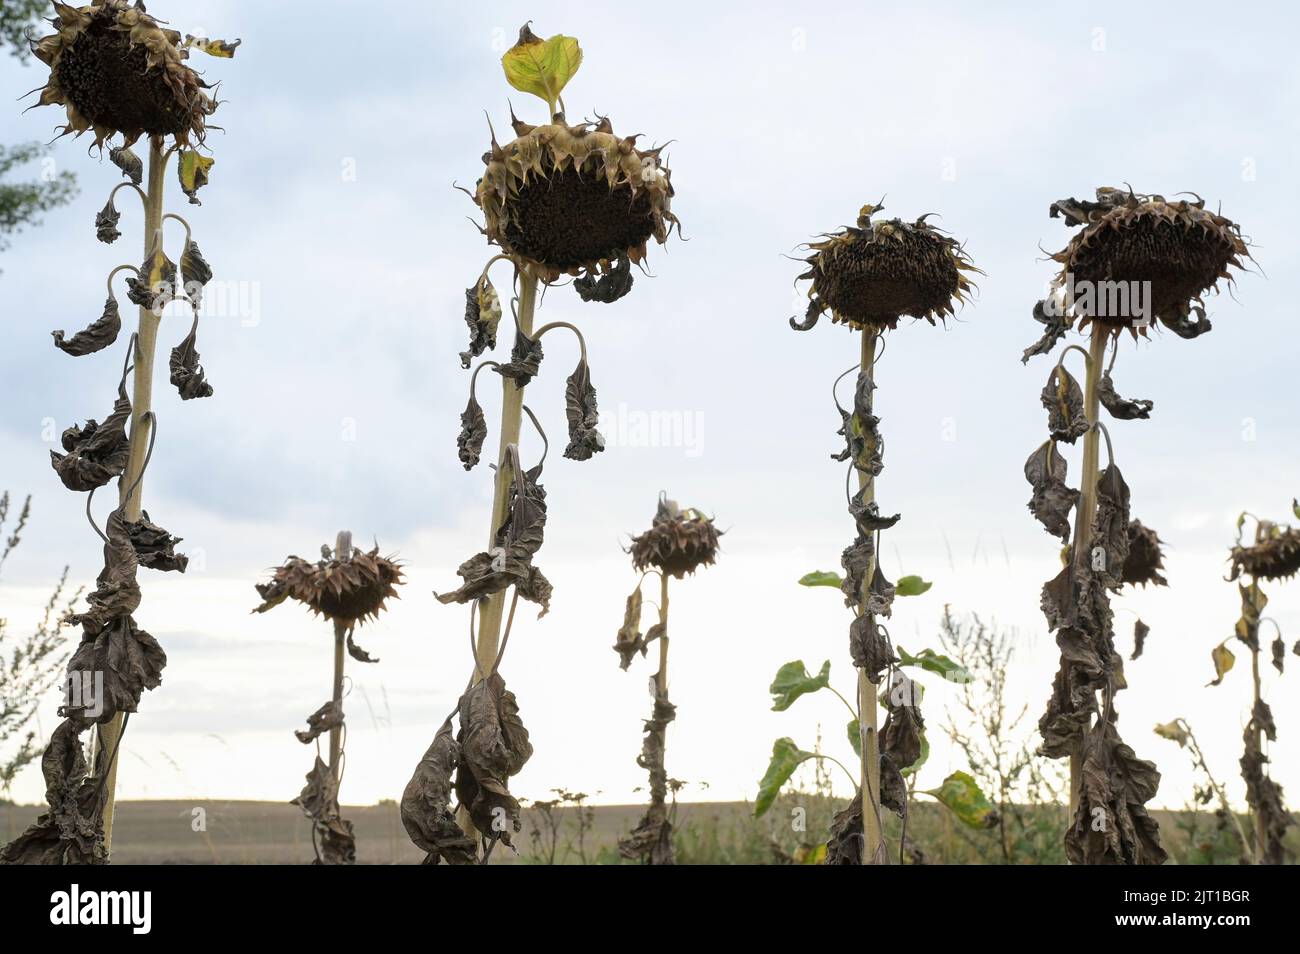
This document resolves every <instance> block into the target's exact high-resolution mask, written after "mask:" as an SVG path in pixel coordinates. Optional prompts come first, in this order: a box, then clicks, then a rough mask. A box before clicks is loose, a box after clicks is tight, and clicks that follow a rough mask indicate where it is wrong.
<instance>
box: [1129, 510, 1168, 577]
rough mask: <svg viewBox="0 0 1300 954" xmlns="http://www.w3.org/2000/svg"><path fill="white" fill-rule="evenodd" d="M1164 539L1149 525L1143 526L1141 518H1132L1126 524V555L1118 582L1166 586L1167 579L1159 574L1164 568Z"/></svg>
mask: <svg viewBox="0 0 1300 954" xmlns="http://www.w3.org/2000/svg"><path fill="white" fill-rule="evenodd" d="M1163 542H1164V541H1163V540H1161V539H1160V536H1159V535H1158V534H1157V533H1156V532H1155V531H1154V530H1152V529H1151V528H1150V527H1144V526H1143V525H1142V521H1141V520H1133V521H1131V522H1130V523H1129V525H1128V557H1127V558H1126V559H1125V560H1124V571H1123V573H1122V574H1121V576H1120V582H1122V583H1127V584H1129V585H1130V586H1137V585H1141V586H1146V585H1147V584H1151V585H1154V586H1168V585H1169V581H1168V580H1166V579H1165V578H1164V576H1162V575H1161V573H1160V571H1161V570H1163V569H1164V568H1165V555H1164V551H1163V550H1162V549H1161V546H1160V545H1161V544H1162V543H1163Z"/></svg>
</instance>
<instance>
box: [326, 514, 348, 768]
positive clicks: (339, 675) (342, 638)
mask: <svg viewBox="0 0 1300 954" xmlns="http://www.w3.org/2000/svg"><path fill="white" fill-rule="evenodd" d="M351 555H352V532H351V531H349V530H340V531H339V535H338V537H337V538H336V539H335V541H334V559H336V560H346V559H348V558H349V557H351ZM347 638H348V624H347V623H345V622H343V621H342V620H335V621H334V696H333V700H334V708H335V709H337V710H338V711H339V712H342V711H343V662H344V656H343V653H344V648H345V647H346V645H347ZM342 755H343V726H342V725H336V726H335V727H334V728H332V729H330V772H331V773H333V775H334V781H335V783H336V784H337V783H338V782H341V781H343V766H342Z"/></svg>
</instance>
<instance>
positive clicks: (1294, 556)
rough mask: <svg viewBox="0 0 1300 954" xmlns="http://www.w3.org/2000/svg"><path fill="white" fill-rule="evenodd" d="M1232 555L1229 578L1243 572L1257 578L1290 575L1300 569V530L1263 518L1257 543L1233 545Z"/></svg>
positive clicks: (1235, 577) (1268, 578)
mask: <svg viewBox="0 0 1300 954" xmlns="http://www.w3.org/2000/svg"><path fill="white" fill-rule="evenodd" d="M1231 559H1232V573H1231V575H1230V576H1229V577H1228V579H1230V580H1235V579H1237V577H1239V576H1240V575H1241V574H1242V573H1245V574H1247V575H1248V576H1250V577H1251V578H1252V579H1255V580H1285V579H1288V578H1290V577H1292V576H1295V574H1296V572H1297V571H1300V530H1296V529H1293V528H1292V527H1288V526H1283V525H1280V524H1276V523H1270V522H1268V521H1266V520H1265V521H1260V524H1259V528H1258V530H1257V531H1256V533H1255V543H1254V544H1252V545H1250V546H1241V545H1240V544H1238V545H1237V546H1234V547H1233V548H1232V554H1231Z"/></svg>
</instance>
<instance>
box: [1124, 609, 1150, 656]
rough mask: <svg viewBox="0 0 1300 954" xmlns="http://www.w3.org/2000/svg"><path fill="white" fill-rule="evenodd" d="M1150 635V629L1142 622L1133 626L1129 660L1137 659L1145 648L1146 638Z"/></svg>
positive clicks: (1139, 621)
mask: <svg viewBox="0 0 1300 954" xmlns="http://www.w3.org/2000/svg"><path fill="white" fill-rule="evenodd" d="M1150 633H1151V627H1150V626H1148V625H1147V624H1146V623H1144V622H1142V620H1140V619H1139V620H1138V621H1137V622H1135V623H1134V624H1133V655H1132V656H1130V657H1129V658H1130V659H1137V658H1138V657H1139V656H1141V655H1142V650H1143V649H1145V648H1146V644H1147V636H1149V635H1150Z"/></svg>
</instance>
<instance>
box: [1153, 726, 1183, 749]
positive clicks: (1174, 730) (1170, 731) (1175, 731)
mask: <svg viewBox="0 0 1300 954" xmlns="http://www.w3.org/2000/svg"><path fill="white" fill-rule="evenodd" d="M1155 733H1156V735H1158V736H1160V738H1162V739H1168V740H1169V741H1170V742H1177V743H1178V747H1179V748H1180V749H1181V748H1185V747H1186V746H1187V739H1188V735H1187V730H1186V729H1184V728H1183V724H1182V722H1181V721H1180V720H1178V719H1175V720H1174V721H1173V722H1166V723H1165V724H1164V725H1157V726H1156V727H1155Z"/></svg>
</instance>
